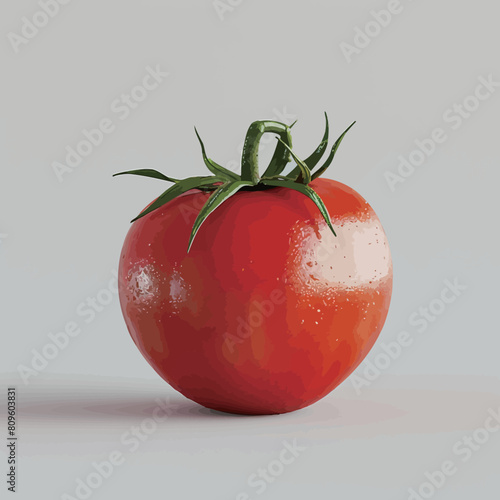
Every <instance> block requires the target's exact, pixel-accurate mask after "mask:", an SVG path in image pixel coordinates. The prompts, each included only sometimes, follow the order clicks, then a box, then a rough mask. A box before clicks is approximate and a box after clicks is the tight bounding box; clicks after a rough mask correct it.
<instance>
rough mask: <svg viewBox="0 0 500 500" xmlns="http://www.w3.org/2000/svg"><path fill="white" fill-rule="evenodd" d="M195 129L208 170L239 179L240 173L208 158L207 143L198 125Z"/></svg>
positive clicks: (215, 173) (228, 178)
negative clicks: (204, 141) (198, 129)
mask: <svg viewBox="0 0 500 500" xmlns="http://www.w3.org/2000/svg"><path fill="white" fill-rule="evenodd" d="M194 131H195V133H196V137H198V141H200V146H201V154H202V156H203V161H204V162H205V165H206V166H207V168H208V170H210V172H212V174H214V175H218V176H220V177H223V178H224V179H227V180H235V181H236V180H239V179H240V176H239V175H238V174H235V173H234V172H231V170H228V169H227V168H224V167H223V166H221V165H219V164H218V163H215V162H214V161H213V160H212V159H210V158H208V156H207V153H206V151H205V145H204V144H203V141H202V140H201V137H200V134H198V131H197V130H196V127H194Z"/></svg>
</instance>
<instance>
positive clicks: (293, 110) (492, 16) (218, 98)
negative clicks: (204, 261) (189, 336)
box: [0, 0, 500, 500]
mask: <svg viewBox="0 0 500 500" xmlns="http://www.w3.org/2000/svg"><path fill="white" fill-rule="evenodd" d="M499 15H500V8H499V6H498V4H496V3H495V2H491V1H488V0H478V1H476V2H466V1H464V0H460V1H452V0H442V1H440V2H429V1H424V0H419V1H417V0H415V1H411V0H400V1H398V0H392V1H389V2H388V1H374V2H369V1H365V0H363V1H361V2H348V1H347V0H344V1H339V0H336V1H326V0H322V1H321V0H312V1H308V2H305V1H302V2H300V1H296V0H294V1H290V0H271V1H267V2H264V1H262V0H261V1H250V0H242V1H241V0H220V1H214V2H212V1H210V0H203V1H202V0H196V1H193V0H188V1H182V2H181V1H178V2H168V1H160V0H144V1H141V2H139V1H123V0H120V1H119V0H108V1H106V2H102V1H101V2H98V1H97V0H87V1H85V2H84V1H81V0H72V1H65V2H63V1H62V0H59V1H56V0H45V1H43V0H40V1H39V2H37V1H34V0H30V1H28V0H23V1H16V2H3V3H2V6H1V7H0V34H1V35H2V37H3V43H2V44H1V46H0V53H1V58H2V77H1V78H0V103H1V108H0V128H1V133H0V141H1V144H0V166H1V172H2V178H1V182H0V267H1V287H0V293H1V315H0V321H1V331H2V349H1V354H0V356H1V365H0V366H1V370H2V376H1V377H2V385H3V387H4V388H5V390H4V391H2V394H3V395H2V396H1V399H2V402H1V405H2V406H1V407H2V414H3V415H4V416H5V415H6V408H7V394H6V391H7V387H12V386H14V387H15V388H16V391H17V405H18V413H17V433H18V436H19V441H18V447H17V490H18V492H17V495H18V496H17V498H22V499H31V498H40V499H53V498H66V499H67V498H68V496H65V495H69V496H70V497H69V498H71V497H73V498H85V497H87V498H89V497H92V498H95V499H98V498H124V499H129V498H130V499H132V498H137V497H138V496H141V495H147V496H150V497H151V498H170V497H172V498H176V499H181V498H182V499H195V498H206V499H214V500H215V499H222V498H227V499H237V498H239V499H240V500H243V499H248V498H250V499H253V498H269V499H271V498H272V499H276V500H278V499H279V500H285V499H303V498H307V497H310V498H315V499H323V498H324V499H327V498H335V497H339V498H346V499H347V498H353V499H354V498H356V499H357V498H367V497H368V498H373V499H380V500H386V499H389V498H394V499H405V498H412V497H413V499H414V500H415V499H418V498H419V497H420V498H431V497H435V498H441V499H453V500H459V499H460V500H461V499H469V498H470V497H471V496H474V497H477V498H481V499H485V500H486V499H490V498H497V496H498V489H499V487H500V479H499V476H498V451H499V447H500V435H499V434H496V435H495V432H494V431H493V430H487V431H486V433H485V431H484V428H485V427H484V426H485V423H486V422H487V419H488V418H489V415H491V414H493V413H494V412H495V411H496V412H497V413H498V408H499V404H500V383H499V376H500V364H499V363H498V352H499V347H500V341H499V337H498V296H499V293H498V282H499V277H500V276H499V266H498V242H499V238H498V208H497V198H498V195H497V191H498V185H499V181H500V178H499V177H500V176H499V168H498V162H499V160H500V153H499V148H498V133H499V119H498V117H499V111H500V67H499V66H500V65H499V62H498V47H499V44H500V33H499V30H498V17H499ZM147 75H150V76H149V77H147V78H146V76H147ZM127 95H130V97H127ZM324 111H327V112H328V114H329V117H330V125H331V132H332V137H333V136H335V137H337V136H338V135H339V134H340V133H341V132H342V131H343V130H344V129H345V128H346V127H347V125H349V124H350V123H351V122H352V121H353V120H357V124H356V126H355V127H354V128H353V129H352V131H351V132H349V134H348V136H347V137H346V139H345V140H344V142H343V144H342V146H341V148H340V149H339V152H338V155H337V157H336V159H335V162H334V164H333V166H332V167H331V168H330V170H329V171H328V174H327V176H328V177H331V178H335V179H336V180H339V181H341V182H344V183H346V184H348V185H350V186H351V187H353V188H354V189H356V190H357V191H358V192H360V193H361V194H362V195H363V196H364V197H365V198H366V199H367V200H368V201H369V202H370V204H371V205H372V206H373V207H374V209H375V211H376V212H377V214H378V215H379V217H380V219H381V220H382V223H383V225H384V228H385V230H386V232H387V235H388V238H389V242H390V245H391V250H392V254H393V260H394V276H395V281H394V293H393V300H392V304H391V309H390V311H389V316H388V319H387V322H386V325H385V327H384V330H383V332H382V334H381V336H380V339H379V341H378V343H377V344H376V345H375V347H374V349H373V351H372V352H371V353H370V354H369V356H368V358H367V362H368V364H367V363H363V364H362V365H361V366H360V367H359V368H358V370H357V371H356V373H355V375H357V376H358V377H359V379H355V378H354V379H352V380H351V379H348V380H347V381H346V382H344V383H343V384H342V386H341V387H340V388H338V389H337V390H336V391H334V392H333V393H332V394H330V395H329V396H328V397H327V398H325V399H324V400H322V401H320V402H319V403H317V404H316V405H314V406H312V407H310V408H308V409H305V410H302V411H299V412H297V413H294V414H289V415H285V416H281V417H259V418H247V417H231V416H228V415H222V414H217V413H215V412H210V411H208V410H204V409H202V408H201V407H199V406H197V405H195V404H194V403H191V402H190V401H188V400H186V399H185V398H183V397H181V396H180V395H179V394H177V393H176V392H175V391H174V390H173V389H171V388H170V387H169V386H168V385H167V384H166V383H164V382H163V381H162V380H161V379H160V378H159V377H158V376H157V375H156V374H155V373H154V371H153V370H152V369H151V368H150V366H149V365H148V364H147V363H146V361H145V360H144V359H143V358H142V356H141V355H140V354H139V352H138V351H137V349H136V348H135V346H134V345H133V343H132V341H131V339H130V337H129V334H128V333H127V331H126V328H125V324H124V321H123V318H122V315H121V312H120V309H119V304H118V299H117V296H116V294H115V293H114V292H113V290H114V285H113V272H114V271H115V270H116V269H117V266H118V256H119V253H120V250H121V245H122V243H123V239H124V237H125V234H126V232H127V230H128V228H129V221H130V219H131V218H132V217H134V216H135V215H136V214H137V213H138V212H139V211H140V210H141V209H142V208H143V207H144V206H145V205H147V204H148V203H149V202H150V201H151V200H152V199H153V198H154V197H155V196H157V195H158V194H159V193H160V192H161V190H162V189H163V188H164V184H162V182H161V181H157V180H153V179H146V178H139V177H135V178H134V177H130V178H127V177H121V178H116V179H113V178H112V174H113V173H115V172H118V171H122V170H128V169H136V168H155V169H158V170H160V171H162V172H164V173H166V174H169V175H171V176H174V177H187V176H190V175H201V174H202V173H204V172H205V167H204V164H203V161H202V158H201V153H200V148H199V145H198V143H197V140H196V137H195V135H194V131H193V126H194V125H196V126H197V128H198V130H199V132H200V134H201V136H202V138H203V140H204V142H205V145H206V147H207V150H208V153H209V155H210V156H211V157H212V158H214V159H215V160H216V161H218V162H219V163H221V164H222V165H224V166H228V167H229V168H231V169H233V170H235V169H236V165H238V162H239V159H240V153H241V144H242V141H243V139H244V135H245V133H246V130H247V128H248V125H249V124H250V123H251V122H252V121H254V120H257V119H266V118H267V119H274V120H281V121H287V122H288V123H291V122H292V121H294V120H295V119H298V122H297V124H296V125H295V126H294V129H293V136H294V146H295V151H296V152H297V153H298V154H299V156H301V157H305V156H307V155H308V154H309V153H310V151H311V150H312V149H313V148H314V147H315V146H316V145H317V143H318V141H319V139H320V137H321V135H322V133H323V126H324V118H323V112H324ZM98 128H101V132H100V133H98V132H96V131H95V130H96V129H98ZM86 135H87V136H89V137H91V138H92V140H93V143H92V140H91V139H89V137H86ZM82 141H84V142H82ZM85 141H87V142H85ZM272 149H273V146H272V145H268V146H267V147H266V148H265V150H264V151H263V152H262V154H263V157H264V158H265V157H268V155H269V153H270V151H271V150H272ZM266 155H267V156H266ZM446 287H448V289H449V291H448V292H447V293H448V295H447V297H451V296H453V297H454V300H453V301H451V300H450V301H449V302H448V303H447V302H443V300H442V298H441V293H442V290H443V289H444V288H446ZM450 287H451V288H450ZM450 290H451V292H450ZM93 299H95V300H97V302H94V303H95V304H97V306H96V307H93V306H90V305H89V300H90V301H91V302H92V300H93ZM91 302H90V303H91ZM72 322H74V323H76V324H77V326H78V327H79V328H80V330H81V331H80V333H79V335H77V336H74V337H71V342H70V343H69V345H67V346H65V347H64V349H62V350H60V352H57V353H54V352H49V351H47V349H46V345H47V343H48V342H50V336H49V334H51V335H52V336H56V335H57V333H58V332H60V331H62V330H64V329H65V328H66V327H67V325H68V323H70V324H72ZM70 328H71V327H70ZM403 331H406V332H407V333H408V334H409V336H410V337H411V338H412V343H411V345H409V346H407V347H404V349H402V350H401V353H400V354H398V355H397V356H395V359H390V361H389V362H387V358H386V357H384V356H381V354H382V353H384V352H385V351H384V348H383V346H386V347H387V346H390V345H393V344H392V343H393V342H394V341H396V340H397V338H398V335H399V334H400V333H401V332H403ZM44 348H45V349H46V353H45V354H47V352H48V354H49V356H48V357H52V359H49V360H48V361H47V360H45V361H46V363H45V362H44V361H43V360H40V359H39V360H38V367H39V368H40V369H39V370H36V374H31V375H30V376H29V377H28V378H27V379H26V378H25V380H23V379H22V377H21V375H20V367H22V366H26V367H32V364H33V362H35V363H36V361H33V358H34V357H36V353H37V352H42V350H43V349H44ZM21 371H22V369H21ZM353 380H354V381H356V380H357V381H358V384H357V385H356V384H355V383H354V382H353ZM360 380H364V382H359V381H360ZM167 397H168V398H169V403H168V404H167V403H165V404H167V406H168V407H169V410H168V413H169V414H168V417H167V418H166V419H165V420H164V421H162V422H161V423H156V426H153V425H152V424H151V421H150V420H148V418H150V417H151V413H152V411H153V410H154V408H155V407H156V405H157V404H158V403H157V402H155V401H156V399H157V398H167ZM492 418H493V417H492ZM145 422H146V423H145ZM489 422H490V421H489ZM490 423H491V422H490ZM1 425H2V431H1V432H2V433H4V434H5V436H7V418H6V417H5V418H2V424H1ZM148 425H149V427H148ZM141 426H142V427H141ZM489 427H490V428H492V426H491V425H490V426H489ZM136 428H142V429H143V432H142V434H141V437H140V438H138V437H136V438H135V439H136V441H134V440H133V438H132V437H131V436H132V435H133V433H134V429H136ZM144 429H146V431H147V432H145V433H144ZM127 433H129V434H130V435H129V434H127ZM471 436H472V437H471ZM143 438H144V439H143ZM294 443H295V444H294ZM467 443H469V444H467ZM286 446H289V447H293V446H296V447H297V448H296V449H294V450H295V451H294V452H292V451H289V452H288V455H287V457H288V458H290V457H293V458H294V459H293V460H288V459H287V463H283V462H280V457H282V456H284V455H283V450H284V449H285V448H286ZM2 449H3V451H2V453H1V454H0V458H1V460H2V465H1V467H0V470H2V471H5V472H7V470H8V469H7V458H8V456H7V454H6V452H5V450H6V449H7V448H6V447H5V446H2ZM297 449H298V450H299V451H297ZM464 450H465V451H464ZM467 450H469V452H468V451H467ZM113 452H117V453H119V454H121V455H120V456H121V459H122V460H121V461H120V460H118V461H117V462H120V463H119V464H117V465H116V464H115V465H113V470H112V471H107V469H106V468H105V466H102V467H101V469H100V470H101V472H96V471H98V469H99V467H98V466H99V464H102V463H103V462H106V461H109V460H110V454H112V453H113ZM117 456H118V455H117ZM446 462H452V465H453V467H451V466H450V464H449V463H448V464H447V466H446V465H445V466H444V469H446V471H445V472H442V471H443V464H444V463H446ZM280 464H281V465H280ZM103 467H104V469H103ZM259 470H260V473H259ZM263 470H264V473H265V476H263V475H262V474H264V473H262V471H263ZM436 471H441V473H437V472H436ZM266 477H267V479H266ZM256 478H257V479H256ZM259 481H260V482H259ZM7 486H8V484H7V483H6V482H5V483H4V482H3V481H2V484H1V485H0V488H1V490H2V498H4V492H5V497H6V498H7V495H8V494H9V492H8V491H7ZM410 488H411V489H412V490H410ZM412 491H413V492H412ZM86 495H87V496H86Z"/></svg>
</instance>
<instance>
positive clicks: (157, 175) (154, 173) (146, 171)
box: [113, 168, 179, 182]
mask: <svg viewBox="0 0 500 500" xmlns="http://www.w3.org/2000/svg"><path fill="white" fill-rule="evenodd" d="M125 174H131V175H143V176H144V177H153V178H154V179H161V180H162V181H168V182H179V179H174V178H173V177H167V176H166V175H163V174H162V173H161V172H158V170H153V169H152V168H141V169H139V170H127V171H126V172H118V173H117V174H113V177H116V176H117V175H125Z"/></svg>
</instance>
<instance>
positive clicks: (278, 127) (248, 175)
mask: <svg viewBox="0 0 500 500" xmlns="http://www.w3.org/2000/svg"><path fill="white" fill-rule="evenodd" d="M265 133H274V134H278V135H279V136H280V138H281V140H282V141H283V142H284V143H285V144H286V145H288V146H289V147H290V148H291V147H292V137H291V133H290V127H289V126H288V125H285V124H284V123H280V122H275V121H268V120H265V121H257V122H253V123H252V124H251V125H250V127H249V129H248V132H247V135H246V137H245V143H244V145H243V154H242V157H241V179H242V180H244V181H248V182H251V183H252V184H254V185H255V184H258V183H259V181H260V175H259V144H260V140H261V139H262V136H263V135H264V134H265ZM289 160H290V151H289V150H288V149H287V148H285V147H283V145H282V144H280V143H278V146H276V151H275V153H274V156H273V160H272V161H273V163H276V164H280V165H283V166H284V165H286V164H287V163H288V161H289Z"/></svg>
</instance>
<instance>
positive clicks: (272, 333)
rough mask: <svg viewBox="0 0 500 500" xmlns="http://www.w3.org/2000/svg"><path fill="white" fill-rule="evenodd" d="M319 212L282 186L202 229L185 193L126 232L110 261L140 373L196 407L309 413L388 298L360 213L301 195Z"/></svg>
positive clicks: (366, 219)
mask: <svg viewBox="0 0 500 500" xmlns="http://www.w3.org/2000/svg"><path fill="white" fill-rule="evenodd" d="M310 187H311V188H313V189H314V190H315V191H316V193H317V194H318V195H319V196H320V197H321V199H322V200H323V202H324V205H325V206H326V208H327V209H328V212H329V214H330V217H331V221H332V224H333V227H334V229H335V232H336V235H337V236H334V235H333V234H332V232H331V230H330V229H329V228H328V226H327V224H326V222H325V219H324V218H323V217H322V215H321V214H320V212H319V210H318V207H317V206H316V205H315V204H314V203H313V202H312V201H311V200H310V199H309V198H307V197H306V196H304V195H303V194H301V193H299V192H297V191H294V190H292V189H288V188H285V187H274V188H268V189H263V190H244V189H243V190H240V191H239V192H238V193H237V194H236V195H234V196H232V197H231V198H229V199H228V200H227V201H226V202H225V203H223V204H222V205H221V206H220V207H218V208H217V210H215V211H214V212H213V213H212V214H211V215H210V216H209V217H208V218H207V220H206V221H205V222H204V224H203V225H202V226H201V228H200V229H199V232H198V234H197V236H196V238H195V239H194V242H193V244H192V247H191V250H190V251H189V253H187V252H186V247H187V242H188V240H189V236H190V233H191V229H192V226H193V222H194V220H195V218H196V216H197V214H198V213H199V211H200V209H201V207H202V206H203V204H204V203H205V202H206V201H207V199H208V196H209V193H205V192H201V191H196V190H192V191H189V192H187V193H185V194H183V195H181V196H179V197H177V198H175V199H173V200H172V201H169V202H168V203H167V204H165V205H163V206H161V207H160V208H158V209H156V210H155V211H153V212H151V213H148V214H147V215H145V216H144V217H142V218H140V219H138V220H136V221H135V222H134V224H133V225H132V226H131V228H130V230H129V232H128V235H127V237H126V240H125V243H124V246H123V251H122V254H121V258H120V268H119V289H120V302H121V307H122V310H123V314H124V317H125V321H126V324H127V327H128V330H129V332H130V334H131V336H132V339H133V340H134V342H135V344H136V345H137V347H138V348H139V349H140V351H141V353H142V354H143V356H144V357H145V358H146V359H147V361H148V362H149V363H150V364H151V366H152V367H153V368H154V369H155V370H156V371H157V372H158V374H159V375H161V376H162V377H163V378H164V379H165V380H166V381H167V382H168V383H169V384H170V385H171V386H172V387H174V388H175V389H177V390H178V391H179V392H181V393H182V394H184V396H186V397H188V398H189V399H192V400H193V401H196V402H197V403H199V404H201V405H203V406H206V407H208V408H212V409H215V410H221V411H226V412H232V413H243V414H271V413H285V412H290V411H293V410H297V409H299V408H303V407H305V406H308V405H310V404H311V403H314V402H315V401H317V400H319V399H320V398H322V397H324V396H325V395H327V394H328V393H329V392H330V391H331V390H332V389H334V388H335V387H337V386H338V385H339V384H340V383H341V382H342V381H343V380H345V379H346V377H347V376H348V375H349V374H350V373H351V372H352V371H353V370H354V369H355V368H356V367H357V366H358V365H359V363H360V362H361V361H362V360H363V358H364V357H365V356H366V355H367V353H368V351H369V350H370V348H371V347H372V346H373V344H374V342H375V340H376V339H377V337H378V335H379V333H380V331H381V329H382V326H383V324H384V321H385V318H386V315H387V311H388V308H389V302H390V298H391V291H392V263H391V256H390V251H389V246H388V243H387V239H386V236H385V234H384V231H383V229H382V226H381V224H380V221H379V219H378V218H377V216H376V214H375V212H374V211H373V209H372V208H371V207H370V205H368V203H367V202H366V201H365V200H364V199H363V198H362V197H361V196H360V195H359V194H358V193H356V192H355V191H354V190H352V189H351V188H349V187H347V186H345V185H343V184H341V183H339V182H335V181H332V180H328V179H316V180H314V181H313V182H311V183H310Z"/></svg>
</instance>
